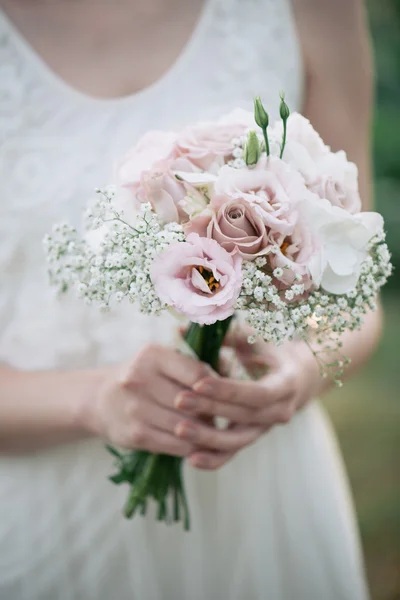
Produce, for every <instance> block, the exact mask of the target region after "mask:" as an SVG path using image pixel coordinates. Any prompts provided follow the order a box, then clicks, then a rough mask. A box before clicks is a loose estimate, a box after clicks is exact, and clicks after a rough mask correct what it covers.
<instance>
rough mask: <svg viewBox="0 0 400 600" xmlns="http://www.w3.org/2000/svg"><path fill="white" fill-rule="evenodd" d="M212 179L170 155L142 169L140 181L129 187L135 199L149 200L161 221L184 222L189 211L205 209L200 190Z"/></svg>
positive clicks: (209, 184) (184, 160) (204, 200)
mask: <svg viewBox="0 0 400 600" xmlns="http://www.w3.org/2000/svg"><path fill="white" fill-rule="evenodd" d="M213 179H214V178H213V176H211V175H208V174H207V173H202V172H201V171H200V170H199V169H197V168H196V167H194V165H192V163H190V162H189V161H188V160H187V159H185V158H170V159H168V160H162V161H159V162H157V163H156V164H155V165H154V166H153V167H152V168H151V169H149V170H148V171H143V173H142V174H141V177H140V181H139V182H138V183H137V184H136V185H135V186H133V188H132V189H134V191H135V197H136V200H137V201H139V202H141V203H143V202H150V204H151V206H152V208H153V210H154V211H155V212H156V213H157V215H158V217H159V218H160V220H161V221H162V222H164V223H170V222H172V221H176V222H178V223H184V222H186V221H187V220H188V218H189V216H190V215H191V212H196V210H197V212H201V210H203V209H204V208H205V206H206V204H207V201H206V198H205V195H204V193H205V192H206V191H207V190H208V186H211V185H212V183H213Z"/></svg>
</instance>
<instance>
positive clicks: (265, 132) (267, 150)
mask: <svg viewBox="0 0 400 600" xmlns="http://www.w3.org/2000/svg"><path fill="white" fill-rule="evenodd" d="M262 132H263V136H264V142H265V152H266V153H267V156H269V141H268V134H267V128H266V127H263V130H262Z"/></svg>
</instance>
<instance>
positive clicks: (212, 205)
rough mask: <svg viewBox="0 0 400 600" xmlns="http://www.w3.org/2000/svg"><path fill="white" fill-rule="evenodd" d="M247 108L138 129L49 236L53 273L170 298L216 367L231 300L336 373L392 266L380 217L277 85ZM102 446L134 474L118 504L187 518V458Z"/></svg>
mask: <svg viewBox="0 0 400 600" xmlns="http://www.w3.org/2000/svg"><path fill="white" fill-rule="evenodd" d="M254 108H255V110H254V115H252V114H250V113H247V112H245V111H241V110H236V111H234V112H233V113H231V114H229V115H227V116H225V117H224V118H222V119H221V120H220V121H218V122H215V123H200V124H197V125H194V126H192V127H188V128H186V129H184V130H183V131H179V132H162V131H157V132H150V133H147V134H146V135H144V136H143V138H142V139H141V140H140V141H139V143H138V144H137V145H136V146H135V147H134V148H133V149H132V150H130V151H129V152H128V154H127V155H126V156H125V157H124V158H123V159H122V160H121V161H120V162H119V163H118V165H117V168H116V178H115V185H113V186H110V187H107V188H106V189H104V190H97V191H98V195H97V201H96V202H95V203H92V204H91V205H90V206H89V209H88V210H87V212H86V215H85V221H86V231H85V232H84V233H83V234H80V233H78V232H77V231H76V230H75V229H74V228H72V227H70V226H69V225H67V224H62V225H58V226H55V228H54V232H53V234H52V235H51V236H48V237H47V238H46V240H45V243H46V248H47V254H48V261H49V270H50V276H51V280H52V282H53V283H54V284H55V285H57V286H58V287H59V289H60V290H62V291H63V292H65V291H66V290H67V289H69V288H70V287H71V286H72V287H74V288H75V289H76V290H77V292H78V294H79V296H80V297H81V298H82V299H83V300H84V301H85V302H86V303H87V304H92V303H93V304H94V303H96V304H99V305H100V307H102V308H103V309H109V308H111V307H112V306H113V304H114V303H115V302H121V301H124V300H126V299H127V300H128V301H130V302H136V303H137V304H138V305H139V306H140V309H141V311H142V312H144V313H146V314H148V315H159V314H160V313H162V312H163V311H165V310H171V309H173V310H174V311H175V312H176V313H178V314H179V315H183V316H184V317H186V318H187V319H188V321H189V322H190V323H189V325H188V328H187V332H186V335H185V340H186V343H187V344H188V346H189V347H190V348H191V349H192V351H194V352H195V354H196V355H197V356H198V357H199V359H200V360H202V361H204V362H206V363H208V364H210V365H211V366H212V367H213V368H214V369H217V367H218V356H219V352H220V348H221V345H222V343H223V339H224V336H225V334H226V332H227V330H228V328H229V325H230V322H231V319H232V318H233V316H234V314H235V311H240V312H242V313H243V315H244V318H245V320H246V321H247V323H248V325H249V326H250V327H251V330H252V335H251V336H250V338H249V341H250V342H252V341H255V339H256V338H257V337H260V338H262V339H263V340H265V341H266V342H272V343H273V344H282V343H283V342H285V341H288V340H291V339H293V338H296V339H303V340H304V341H305V343H306V344H308V346H309V347H310V351H311V352H313V354H314V356H315V359H316V360H317V361H318V362H319V364H320V368H321V374H322V375H323V376H326V375H330V376H332V377H333V379H334V380H335V381H336V382H338V383H340V376H341V374H342V370H343V365H344V364H345V362H346V358H345V357H343V356H342V355H341V351H340V346H341V344H340V334H342V333H343V332H344V331H346V330H354V329H357V328H359V327H360V326H361V323H362V316H363V314H365V313H366V312H367V311H368V310H369V309H372V310H373V309H374V308H375V306H376V304H375V302H376V296H377V293H378V290H379V288H380V287H381V286H382V285H383V284H384V283H385V282H386V279H387V277H388V276H389V274H390V271H391V264H390V255H389V251H388V248H387V245H386V244H385V235H384V231H383V220H382V217H381V216H380V215H379V214H377V213H373V212H360V211H361V202H360V197H359V193H358V182H357V168H356V166H355V165H354V164H353V163H351V162H349V161H348V160H347V158H346V154H345V153H344V152H332V151H331V150H330V148H329V147H328V146H327V145H325V144H324V142H323V140H322V139H321V138H320V136H319V135H318V133H317V132H316V131H315V130H314V129H313V127H312V125H311V124H310V123H309V121H308V120H307V119H305V118H304V117H302V116H301V115H300V114H296V113H294V114H289V109H288V107H287V104H286V102H285V100H284V98H283V96H282V97H281V102H280V120H279V121H278V122H276V123H275V124H273V125H271V126H270V125H269V118H268V114H267V112H266V111H265V109H264V107H263V105H262V103H261V100H260V99H259V98H257V99H256V100H255V107H254ZM329 356H330V357H331V358H327V357H329ZM110 450H111V452H113V454H114V455H115V457H116V459H117V463H118V468H119V469H118V472H117V474H116V475H114V476H113V477H111V479H112V481H114V482H115V483H121V482H128V483H129V484H130V486H131V488H130V494H129V497H128V501H127V504H126V507H125V514H126V516H127V517H131V516H132V515H133V514H134V513H135V512H136V511H140V512H141V513H142V514H144V513H145V511H146V507H147V503H148V500H149V499H150V498H153V499H154V500H155V501H156V502H157V503H158V518H159V519H160V520H170V519H171V510H172V517H173V518H174V520H176V521H178V520H180V519H181V517H182V515H183V520H184V526H185V528H188V527H189V513H188V506H187V502H186V498H185V492H184V485H183V480H182V472H181V466H182V465H181V463H182V459H180V458H177V457H172V456H166V455H155V454H150V453H148V452H144V451H132V452H128V453H121V452H120V451H118V450H116V449H113V448H111V449H110Z"/></svg>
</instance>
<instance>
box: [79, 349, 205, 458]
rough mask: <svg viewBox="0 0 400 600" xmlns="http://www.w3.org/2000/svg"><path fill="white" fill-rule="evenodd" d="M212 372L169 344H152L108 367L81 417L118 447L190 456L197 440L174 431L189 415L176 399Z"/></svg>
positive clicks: (98, 433) (91, 431)
mask: <svg viewBox="0 0 400 600" xmlns="http://www.w3.org/2000/svg"><path fill="white" fill-rule="evenodd" d="M210 373H212V370H211V369H210V367H208V366H207V365H206V364H204V363H201V362H199V361H197V360H194V359H192V358H189V357H187V356H184V355H182V354H179V353H178V352H177V351H175V350H172V349H170V348H166V347H164V346H159V345H155V344H152V345H148V346H146V347H145V348H144V349H143V350H142V351H140V352H139V353H138V354H137V355H136V356H135V358H134V359H133V360H132V361H130V362H129V363H127V364H123V365H118V366H116V367H108V368H106V369H105V370H104V372H103V376H102V377H101V381H100V383H99V385H98V388H97V392H96V394H95V395H94V397H92V398H91V399H89V400H88V401H87V402H85V406H84V407H83V410H82V413H81V417H80V418H81V419H82V420H83V423H84V426H85V428H86V429H88V430H89V432H90V433H91V434H94V435H97V436H100V437H102V438H103V439H106V440H108V441H109V442H110V443H112V444H115V445H117V446H120V447H123V448H129V449H140V450H147V451H149V452H154V453H162V454H171V455H174V456H187V455H189V454H190V453H191V452H193V450H194V446H193V444H191V443H189V442H188V441H185V440H181V439H179V437H176V436H175V435H174V430H175V429H176V427H177V425H178V424H179V423H180V422H181V421H182V418H185V420H187V415H183V413H182V412H180V411H178V410H177V409H176V408H175V406H174V403H175V400H176V398H177V396H178V394H179V393H180V392H183V391H185V390H188V389H191V388H192V386H193V385H194V384H195V383H196V382H198V381H200V380H201V379H203V378H204V377H205V376H210Z"/></svg>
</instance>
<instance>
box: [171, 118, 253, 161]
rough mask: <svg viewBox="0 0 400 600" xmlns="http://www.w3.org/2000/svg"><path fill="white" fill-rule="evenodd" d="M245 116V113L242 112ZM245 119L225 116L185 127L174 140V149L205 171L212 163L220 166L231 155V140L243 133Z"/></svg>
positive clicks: (232, 147)
mask: <svg viewBox="0 0 400 600" xmlns="http://www.w3.org/2000/svg"><path fill="white" fill-rule="evenodd" d="M244 114H246V116H247V113H244ZM245 120H246V119H244V118H243V119H239V120H238V121H237V122H235V121H233V120H230V119H228V118H226V119H225V120H221V121H218V122H216V123H202V124H199V125H195V126H194V127H187V128H186V129H185V130H184V131H182V133H181V134H180V135H178V139H177V141H176V147H175V148H176V151H177V153H178V154H180V155H181V156H184V157H186V158H187V159H188V160H190V161H191V162H192V163H193V164H194V165H196V166H197V167H199V168H200V169H203V170H205V171H207V170H209V169H212V167H213V164H214V163H216V166H217V167H220V166H222V165H223V164H224V163H225V162H226V160H228V159H229V158H230V157H231V156H232V152H233V150H234V146H233V145H232V140H233V139H234V138H237V137H240V136H242V135H244V133H245V131H246V129H247V125H246V124H245Z"/></svg>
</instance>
